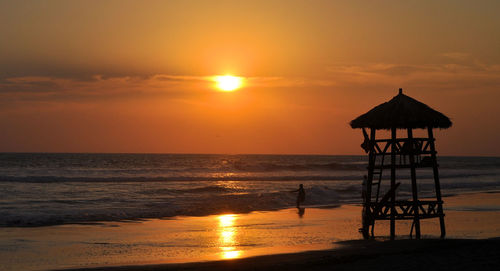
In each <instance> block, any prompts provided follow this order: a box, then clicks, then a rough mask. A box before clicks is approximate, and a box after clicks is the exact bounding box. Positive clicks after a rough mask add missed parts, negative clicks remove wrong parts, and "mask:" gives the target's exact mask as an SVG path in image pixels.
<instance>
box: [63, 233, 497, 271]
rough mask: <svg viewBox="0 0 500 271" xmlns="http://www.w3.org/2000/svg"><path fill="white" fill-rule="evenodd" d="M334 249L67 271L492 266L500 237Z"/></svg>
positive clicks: (356, 244) (356, 243) (347, 244)
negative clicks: (220, 259)
mask: <svg viewBox="0 0 500 271" xmlns="http://www.w3.org/2000/svg"><path fill="white" fill-rule="evenodd" d="M339 244H340V245H341V247H339V248H336V249H328V250H320V251H305V252H300V253H288V254H274V255H263V256H255V257H248V258H241V259H233V260H222V261H207V262H194V263H180V264H150V265H129V266H104V267H93V268H76V269H56V270H66V271H98V270H102V271H126V270H127V271H128V270H130V271H136V270H144V271H157V270H381V271H382V270H383V271H386V270H421V269H423V268H425V269H426V270H497V268H498V266H499V265H500V258H499V257H498V255H499V254H500V237H497V238H489V239H422V240H396V241H376V240H359V241H344V242H340V243H339Z"/></svg>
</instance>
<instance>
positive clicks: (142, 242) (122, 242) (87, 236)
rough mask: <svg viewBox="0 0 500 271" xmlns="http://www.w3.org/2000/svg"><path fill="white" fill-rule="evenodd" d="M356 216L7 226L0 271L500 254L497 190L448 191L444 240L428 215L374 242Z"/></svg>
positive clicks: (266, 265)
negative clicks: (416, 232)
mask: <svg viewBox="0 0 500 271" xmlns="http://www.w3.org/2000/svg"><path fill="white" fill-rule="evenodd" d="M360 213H361V206H359V205H358V204H344V205H341V206H338V207H331V206H330V207H329V208H318V207H314V208H308V207H307V206H306V207H305V210H304V212H303V214H301V213H300V212H299V211H298V210H297V209H295V208H290V209H283V210H278V211H260V212H250V213H245V214H237V213H225V214H218V215H209V216H198V217H193V216H181V217H174V218H169V219H149V220H134V221H122V222H102V223H85V224H67V225H57V226H46V227H10V228H4V229H3V230H2V231H1V232H0V240H1V244H2V249H1V250H0V259H1V263H2V266H1V269H2V270H50V269H71V268H98V269H102V268H111V270H148V269H150V270H162V269H172V270H173V269H185V270H197V269H205V270H217V269H221V268H222V269H223V268H226V269H231V270H232V269H236V270H251V269H276V268H277V269H280V268H281V270H288V269H290V267H291V266H293V267H294V268H295V269H294V268H291V270H299V269H301V268H303V269H314V268H318V269H323V268H327V267H330V266H336V267H338V268H339V269H340V270H342V268H345V269H351V268H359V269H360V270H362V269H364V268H363V267H364V266H371V265H372V264H375V263H376V264H378V265H377V268H379V267H380V268H381V269H382V267H383V266H387V265H388V264H392V262H393V261H396V263H397V261H400V262H401V263H404V265H401V266H400V268H401V270H414V269H418V268H417V267H418V266H419V265H415V266H414V265H411V264H408V263H406V262H409V263H411V262H412V261H414V262H415V264H417V263H418V261H417V259H422V258H423V259H425V260H423V261H422V263H418V264H432V263H434V262H437V263H439V264H440V265H437V266H436V269H437V267H438V266H443V264H446V265H448V264H454V263H457V266H459V267H460V268H464V270H467V269H471V270H472V266H471V264H472V263H474V262H479V263H481V264H484V265H485V268H487V267H488V265H489V264H493V265H495V264H498V262H497V260H496V258H495V257H491V255H492V254H493V253H496V255H497V254H498V247H499V246H498V243H499V241H498V240H497V239H490V238H495V237H498V236H500V199H499V193H498V192H497V191H495V192H485V193H465V194H460V195H456V196H450V197H446V198H445V213H446V226H447V232H448V235H447V238H446V239H445V240H439V239H438V236H439V227H438V221H437V220H436V219H429V220H422V233H423V236H422V237H423V239H424V240H420V241H417V240H407V239H408V238H409V236H408V235H409V230H410V226H411V225H410V223H409V222H398V223H397V227H396V232H397V234H398V239H399V240H397V241H396V242H391V241H388V237H387V236H388V225H387V224H386V223H378V222H377V224H376V227H375V235H376V239H375V240H368V241H363V240H361V235H360V234H359V233H358V228H359V226H360ZM465 239H468V240H465ZM472 239H474V240H472ZM486 239H488V240H486ZM471 249H472V250H471ZM297 253H298V254H297ZM269 255H271V256H269ZM440 255H442V257H443V258H441V256H440ZM395 257H397V258H398V259H397V260H395V259H394V258H395ZM467 261H468V262H467ZM447 262H448V263H447ZM465 262H467V263H468V265H467V264H464V263H465ZM394 264H395V263H394ZM309 265H310V266H309ZM120 266H121V267H120ZM133 266H135V267H133ZM146 266H147V267H146ZM308 266H309V267H311V268H309V267H308ZM118 267H119V268H118ZM381 269H380V270H381ZM396 270H398V269H396Z"/></svg>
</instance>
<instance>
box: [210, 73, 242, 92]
mask: <svg viewBox="0 0 500 271" xmlns="http://www.w3.org/2000/svg"><path fill="white" fill-rule="evenodd" d="M214 81H215V82H216V87H217V88H218V89H220V90H222V91H233V90H236V89H238V88H240V87H241V86H242V85H243V78H242V77H238V76H232V75H219V76H215V77H214Z"/></svg>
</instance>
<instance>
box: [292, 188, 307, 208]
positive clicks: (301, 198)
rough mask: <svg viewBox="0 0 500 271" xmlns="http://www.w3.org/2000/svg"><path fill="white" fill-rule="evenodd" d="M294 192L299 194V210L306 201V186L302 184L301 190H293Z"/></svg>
mask: <svg viewBox="0 0 500 271" xmlns="http://www.w3.org/2000/svg"><path fill="white" fill-rule="evenodd" d="M292 192H299V194H298V195H297V208H300V204H301V203H302V202H304V200H306V191H305V190H304V185H303V184H300V186H299V189H297V190H293V191H292Z"/></svg>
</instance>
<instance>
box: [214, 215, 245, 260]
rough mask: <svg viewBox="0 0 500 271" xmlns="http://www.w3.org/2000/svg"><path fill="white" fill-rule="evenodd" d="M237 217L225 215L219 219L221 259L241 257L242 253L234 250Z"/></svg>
mask: <svg viewBox="0 0 500 271" xmlns="http://www.w3.org/2000/svg"><path fill="white" fill-rule="evenodd" d="M237 218H238V216H237V215H234V214H227V215H221V216H219V217H218V219H219V229H218V233H219V248H220V250H221V258H223V259H234V258H239V257H241V254H242V251H241V250H236V245H237V241H236V237H237V234H238V229H237V227H235V221H236V219H237Z"/></svg>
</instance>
